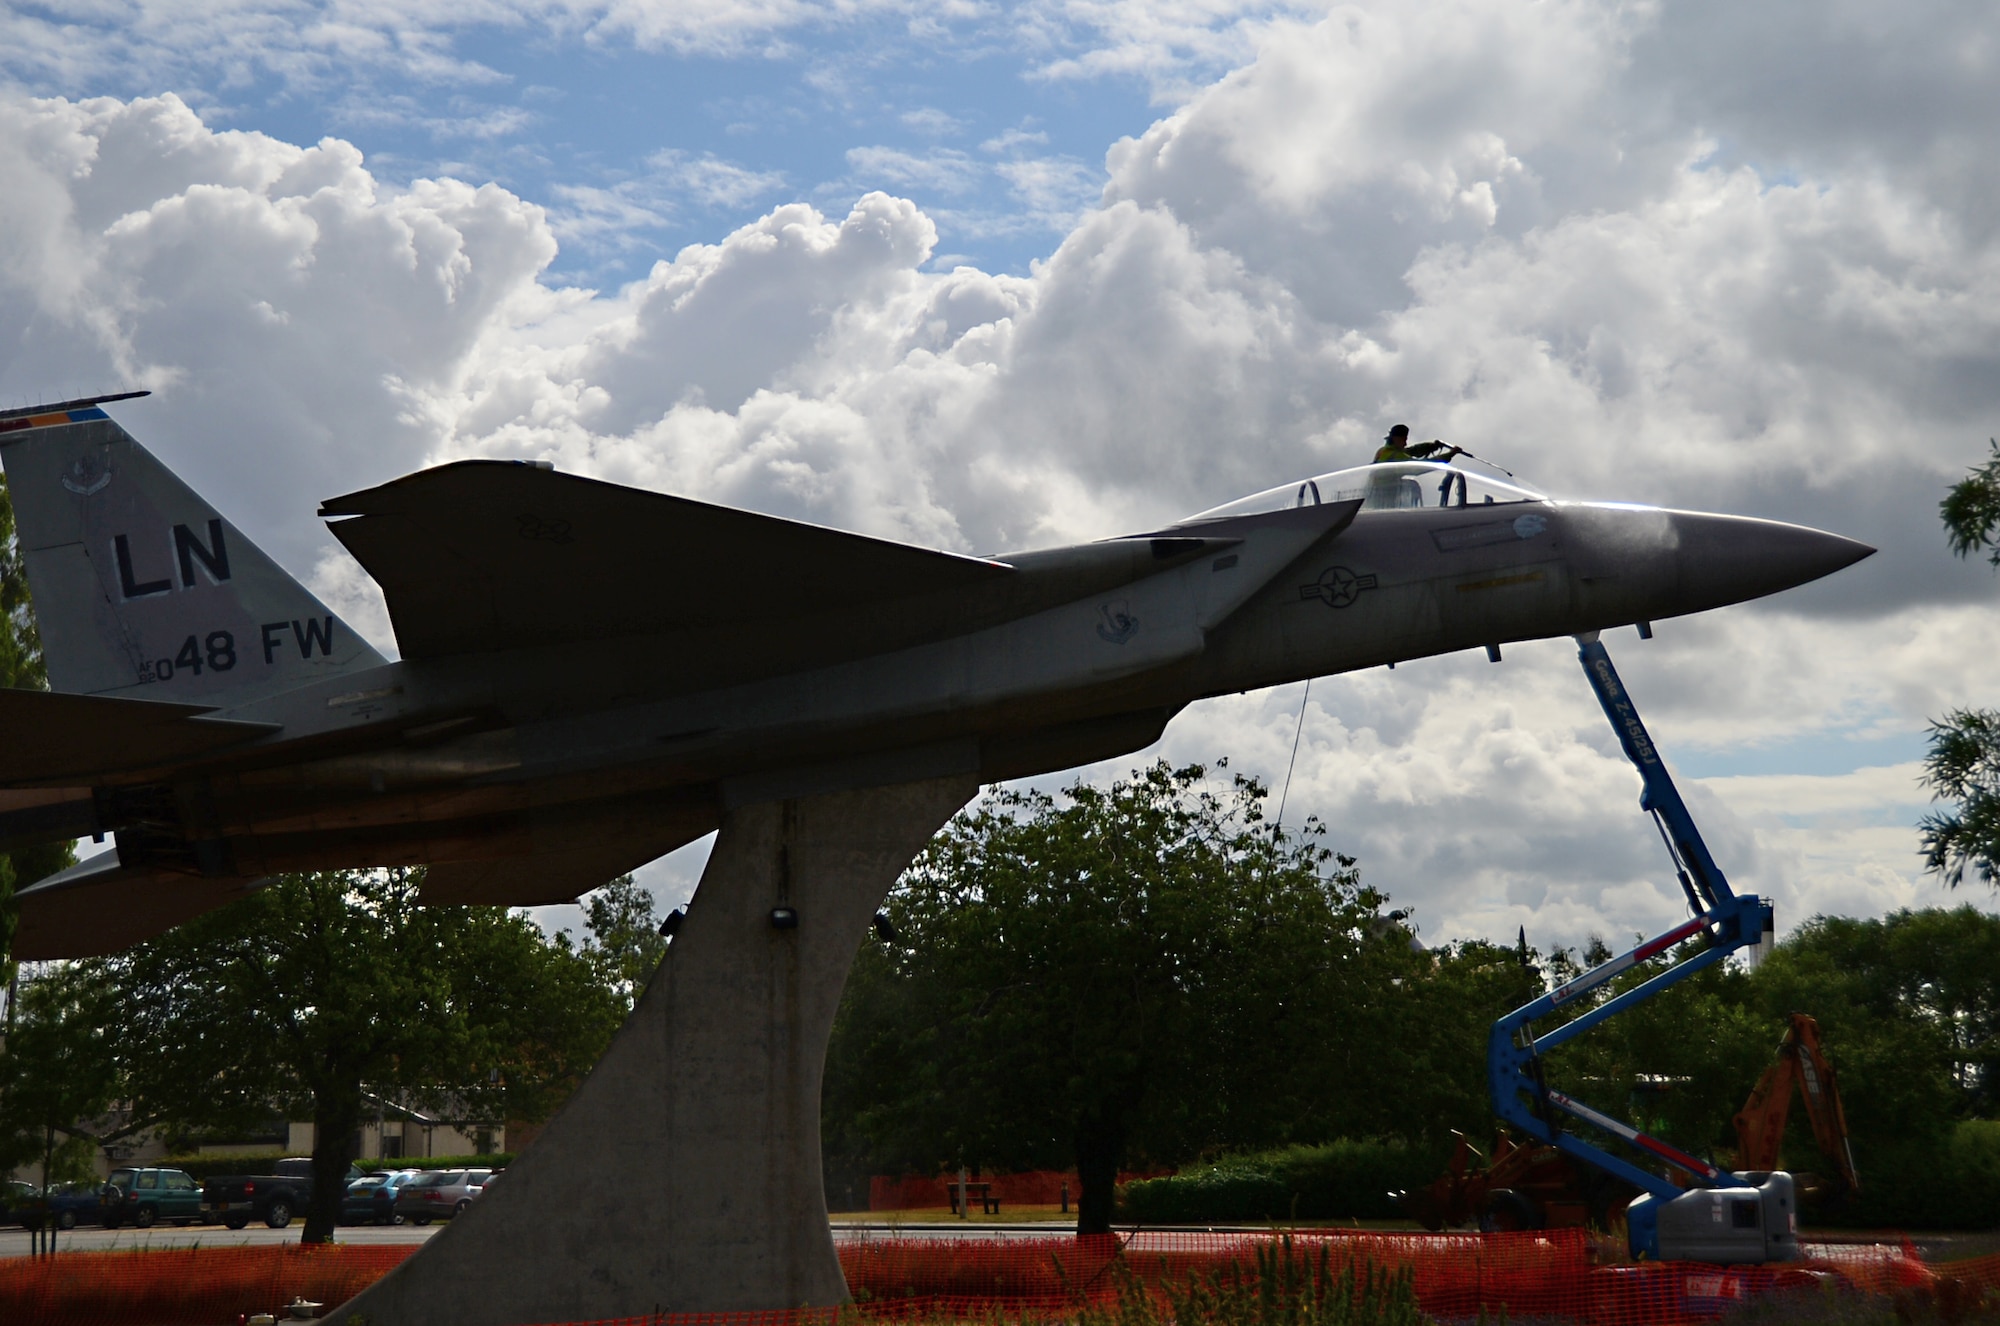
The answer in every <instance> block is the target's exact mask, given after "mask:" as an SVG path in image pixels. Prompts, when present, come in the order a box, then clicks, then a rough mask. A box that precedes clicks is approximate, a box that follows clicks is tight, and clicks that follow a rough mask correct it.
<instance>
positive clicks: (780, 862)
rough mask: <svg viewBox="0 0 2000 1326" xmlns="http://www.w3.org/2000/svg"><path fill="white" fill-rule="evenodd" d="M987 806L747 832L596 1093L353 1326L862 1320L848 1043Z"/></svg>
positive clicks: (827, 816) (715, 863) (786, 817)
mask: <svg viewBox="0 0 2000 1326" xmlns="http://www.w3.org/2000/svg"><path fill="white" fill-rule="evenodd" d="M977 790H978V787H977V784H976V782H975V781H974V780H973V779H972V778H971V777H970V776H965V777H954V778H943V779H933V780H930V781H926V782H919V783H904V784H900V785H897V786H893V787H884V788H875V789H870V790H866V791H859V792H841V793H833V794H828V795H824V796H813V797H804V798H801V799H799V800H796V801H785V802H773V803H765V804H758V805H750V806H744V807H742V808H740V809H737V810H733V811H730V812H727V813H726V814H725V815H724V816H723V820H722V831H721V833H720V835H719V836H718V837H717V839H716V843H715V851H714V854H713V855H712V856H711V857H710V858H709V863H708V869H707V870H706V871H705V872H704V873H703V874H702V877H701V885H700V887H699V888H698V889H697V890H696V892H695V896H694V901H693V902H692V903H691V904H690V905H689V907H688V914H687V917H686V919H685V920H684V921H683V922H682V924H681V928H680V932H679V934H678V935H676V937H675V939H674V942H673V944H672V946H671V948H670V950H669V952H668V954H667V958H666V961H665V963H664V964H662V966H661V968H660V971H659V973H658V974H657V975H656V976H655V977H654V978H653V982H652V985H651V986H650V987H649V988H648V989H647V991H646V994H645V996H644V998H642V999H641V1000H640V1001H639V1006H638V1007H637V1008H636V1009H635V1010H633V1013H632V1017H631V1019H630V1020H629V1021H628V1022H627V1023H626V1024H625V1027H624V1029H623V1030H622V1031H620V1032H619V1034H618V1036H617V1038H616V1039H615V1040H613V1041H612V1043H611V1047H610V1049H608V1050H607V1051H605V1054H604V1057H603V1059H602V1060H600V1061H599V1062H598V1065H597V1067H596V1069H595V1070H594V1071H592V1073H591V1075H590V1076H589V1078H588V1079H586V1080H585V1082H584V1083H583V1085H582V1086H581V1087H580V1088H579V1089H578V1090H577V1092H576V1094H575V1095H574V1096H573V1097H571V1099H570V1101H569V1103H568V1104H567V1105H566V1106H564V1107H563V1109H562V1111H561V1113H559V1114H558V1115H557V1116H556V1117H555V1119H554V1120H553V1121H552V1122H551V1123H550V1125H549V1127H548V1128H547V1129H546V1130H544V1131H543V1132H542V1134H541V1135H540V1136H539V1137H537V1138H536V1139H535V1142H534V1144H533V1146H532V1147H531V1148H530V1149H529V1150H528V1151H527V1153H526V1154H525V1155H523V1156H522V1157H521V1158H520V1159H518V1160H517V1161H515V1163H514V1164H513V1165H512V1167H510V1168H509V1169H508V1170H507V1172H506V1175H505V1177H504V1178H502V1179H500V1180H499V1181H498V1182H497V1183H495V1184H494V1186H493V1187H492V1188H491V1189H490V1190H489V1191H488V1192H487V1193H486V1195H485V1196H483V1197H481V1198H480V1199H479V1200H478V1201H476V1202H474V1203H473V1205H472V1206H471V1207H470V1208H469V1209H468V1210H467V1211H466V1212H465V1214H464V1215H462V1216H460V1217H459V1218H458V1219H456V1220H454V1221H452V1222H451V1224H450V1225H449V1226H447V1227H446V1228H445V1229H444V1230H442V1231H441V1232H439V1233H438V1235H437V1236H436V1237H435V1238H433V1239H432V1240H431V1241H430V1243H429V1244H428V1245H427V1246H426V1247H425V1248H424V1249H423V1251H421V1252H419V1253H418V1254H417V1255H416V1256H414V1257H412V1258H411V1259H410V1260H409V1261H407V1262H405V1263H404V1264H403V1265H402V1266H400V1267H398V1268H397V1269H396V1270H395V1271H393V1272H392V1273H390V1274H389V1275H387V1276H385V1277H384V1278H383V1279H382V1280H380V1281H379V1282H377V1283H376V1284H375V1285H374V1286H373V1287H372V1288H370V1289H369V1290H367V1291H366V1292H365V1293H363V1294H361V1295H360V1296H359V1297H357V1298H356V1299H354V1300H353V1301H352V1302H350V1303H349V1304H347V1305H346V1307H345V1308H344V1309H343V1310H341V1311H340V1312H338V1313H336V1314H334V1317H333V1318H332V1319H333V1320H336V1321H341V1322H347V1323H353V1324H355V1326H358V1324H359V1323H361V1322H363V1321H365V1322H366V1323H367V1324H368V1326H402V1324H403V1323H411V1324H412V1326H415V1324H416V1323H422V1324H423V1326H523V1324H524V1323H532V1322H570V1321H589V1320H593V1319H602V1318H607V1317H628V1316H637V1315H640V1314H643V1313H649V1312H655V1311H659V1312H713V1311H742V1310H749V1309H760V1308H792V1307H800V1306H807V1305H812V1306H819V1305H827V1304H836V1303H839V1302H841V1301H843V1300H844V1299H845V1298H846V1296H847V1286H846V1283H845V1281H843V1280H842V1278H841V1274H840V1263H839V1261H838V1259H837V1258H836V1257H835V1255H834V1248H833V1239H832V1236H831V1234H830V1233H829V1232H828V1229H827V1220H826V1196H825V1192H824V1190H823V1188H822V1183H821V1172H820V1149H819V1098H820V1074H821V1069H822V1067H823V1064H824V1060H825V1057H826V1045H827V1038H828V1036H829V1035H830V1033H831V1031H832V1027H833V1017H834V1012H835V1010H836V1008H837V1007H838V1005H839V1002H840V991H841V986H842V985H843V984H844V983H845V982H846V980H847V971H848V968H849V966H850V965H851V964H852V963H853V960H854V954H855V951H856V949H857V948H858V947H859V945H860V943H861V940H862V937H863V936H864V935H865V934H866V933H867V931H868V928H869V923H870V921H871V919H872V918H873V916H874V914H875V911H876V909H877V908H878V907H880V906H881V904H882V900H883V898H884V897H885V896H886V895H887V893H888V891H889V887H890V885H892V884H893V883H894V882H895V879H896V876H897V875H898V874H900V873H901V872H902V870H903V867H904V866H906V865H907V864H909V861H910V858H911V857H913V856H914V855H916V853H917V852H918V851H919V850H920V849H921V848H922V847H923V845H924V843H925V842H927V841H928V840H929V839H930V837H931V835H932V834H933V833H935V832H936V831H937V829H938V827H939V826H940V825H942V824H943V823H944V822H945V821H946V820H947V819H949V818H950V817H951V816H952V814H953V813H954V812H955V811H957V810H958V808H959V807H960V806H962V805H964V804H965V803H966V801H968V800H969V799H970V798H971V797H972V795H973V793H974V792H976V791H977ZM775 908H788V909H790V910H791V911H792V912H793V914H794V915H795V916H796V918H797V924H796V926H794V927H791V928H780V927H779V926H777V925H774V924H773V920H772V912H773V909H775Z"/></svg>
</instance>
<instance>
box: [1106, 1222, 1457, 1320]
mask: <svg viewBox="0 0 2000 1326" xmlns="http://www.w3.org/2000/svg"><path fill="white" fill-rule="evenodd" d="M1075 1321H1076V1324H1077V1326H1425V1324H1426V1323H1429V1322H1430V1321H1431V1318H1430V1317H1428V1316H1426V1315H1425V1314H1424V1312H1423V1310H1422V1309H1421V1308H1419V1307H1418V1306H1417V1294H1416V1288H1415V1283H1414V1279H1413V1277H1412V1275H1411V1273H1410V1270H1409V1268H1408V1267H1403V1268H1400V1269H1397V1270H1390V1269H1388V1268H1386V1267H1377V1266H1374V1265H1372V1264H1370V1263H1368V1262H1365V1261H1364V1262H1358V1263H1357V1262H1347V1263H1346V1264H1345V1265H1342V1266H1341V1267H1340V1268H1339V1269H1338V1270H1337V1271H1336V1270H1335V1269H1334V1265H1333V1259H1332V1255H1331V1250H1330V1249H1328V1248H1327V1247H1326V1246H1325V1245H1323V1244H1322V1245H1321V1246H1320V1248H1319V1250H1318V1255H1317V1256H1316V1257H1314V1256H1310V1255H1307V1254H1305V1253H1303V1252H1301V1251H1299V1250H1298V1249H1296V1248H1294V1247H1293V1246H1292V1241H1291V1240H1290V1239H1284V1240H1282V1241H1281V1242H1280V1243H1278V1244H1276V1245H1274V1246H1271V1247H1267V1248H1259V1249H1258V1250H1257V1260H1256V1264H1255V1265H1254V1266H1250V1267H1243V1266H1229V1267H1225V1268H1223V1269H1221V1270H1218V1271H1212V1272H1209V1273H1207V1274H1203V1275H1197V1276H1194V1277H1191V1278H1190V1279H1188V1280H1187V1281H1186V1282H1184V1283H1182V1284H1179V1285H1173V1284H1168V1285H1164V1286H1162V1287H1160V1288H1159V1289H1157V1290H1155V1289H1153V1288H1150V1287H1148V1286H1147V1285H1145V1284H1143V1283H1141V1282H1140V1281H1139V1279H1138V1277H1136V1276H1134V1275H1133V1274H1132V1273H1131V1271H1130V1270H1129V1269H1125V1268H1122V1267H1121V1274H1120V1279H1119V1281H1118V1291H1117V1296H1116V1298H1115V1299H1113V1300H1112V1301H1111V1302H1110V1303H1107V1304H1103V1305H1095V1304H1093V1305H1090V1306H1086V1307H1084V1308H1082V1309H1080V1310H1079V1311H1078V1312H1077V1314H1076V1317H1075Z"/></svg>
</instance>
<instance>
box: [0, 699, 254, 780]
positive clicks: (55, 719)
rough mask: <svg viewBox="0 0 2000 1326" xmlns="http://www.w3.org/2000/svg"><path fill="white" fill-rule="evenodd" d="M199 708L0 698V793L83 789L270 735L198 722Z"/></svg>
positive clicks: (246, 726)
mask: <svg viewBox="0 0 2000 1326" xmlns="http://www.w3.org/2000/svg"><path fill="white" fill-rule="evenodd" d="M212 712H214V711H213V710H212V709H210V708H209V707H207V706H203V705H191V704H167V703H163V702H161V701H158V700H123V699H119V698H117V697H115V696H104V695H70V694H67V693H65V692H62V691H15V690H0V786H6V787H18V786H21V785H23V784H43V785H51V784H58V783H62V782H65V781H68V782H89V781H90V780H91V779H93V778H95V777H97V776H99V775H102V774H109V773H115V772H117V771H119V770H122V769H148V768H152V767H155V766H157V765H163V764H173V763H176V762H177V761H181V760H187V759H192V758H194V757H196V756H199V755H207V754H209V753H210V752H212V751H219V750H224V749H226V748H228V747H230V746H237V745H241V744H242V743H244V742H246V741H249V740H252V739H253V738H256V737H261V736H263V735H264V734H265V733H267V732H275V731H277V730H278V729H277V727H276V725H274V724H270V723H239V722H235V721H233V720H229V719H217V718H204V717H202V715H203V714H207V713H212Z"/></svg>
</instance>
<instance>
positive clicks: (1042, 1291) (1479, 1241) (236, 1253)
mask: <svg viewBox="0 0 2000 1326" xmlns="http://www.w3.org/2000/svg"><path fill="white" fill-rule="evenodd" d="M1286 1237H1288V1238H1289V1239H1290V1247H1291V1250H1292V1255H1293V1256H1295V1257H1299V1258H1303V1259H1309V1260H1310V1261H1311V1262H1312V1263H1314V1264H1318V1263H1319V1262H1320V1261H1321V1259H1322V1258H1324V1260H1325V1262H1326V1263H1327V1264H1328V1265H1329V1266H1330V1267H1331V1268H1332V1269H1333V1270H1335V1271H1338V1270H1339V1269H1341V1268H1342V1267H1344V1266H1348V1265H1355V1266H1370V1267H1377V1268H1391V1269H1397V1270H1402V1269H1407V1270H1408V1271H1409V1273H1410V1275H1411V1278H1412V1283H1413V1285H1414V1288H1415V1291H1416V1296H1417V1299H1418V1301H1419V1303H1420V1304H1421V1305H1422V1307H1423V1309H1424V1310H1425V1311H1426V1312H1427V1313H1429V1314H1431V1315H1432V1316H1435V1317H1438V1318H1441V1319H1446V1320H1450V1319H1468V1318H1477V1316H1478V1315H1479V1314H1480V1312H1481V1311H1482V1310H1483V1311H1485V1312H1487V1313H1489V1314H1496V1315H1497V1314H1498V1313H1499V1312H1501V1311H1502V1310H1503V1309H1504V1310H1505V1312H1506V1313H1507V1315H1508V1316H1509V1317H1510V1318H1514V1319H1517V1320H1518V1319H1520V1318H1523V1317H1533V1318H1539V1319H1556V1320H1562V1321H1572V1322H1577V1323H1587V1324H1588V1326H1671V1324H1677V1323H1683V1322H1699V1321H1708V1320H1713V1319H1714V1318H1716V1317H1717V1316H1720V1315H1722V1314H1724V1313H1726V1312H1727V1311H1729V1310H1730V1309H1731V1308H1733V1307H1737V1306H1740V1305H1742V1304H1744V1303H1746V1302H1748V1301H1750V1300H1752V1299H1755V1298H1758V1297H1759V1296H1762V1295H1766V1294H1772V1293H1786V1292H1790V1293H1802V1294H1804V1293H1821V1294H1824V1293H1832V1292H1865V1293H1875V1294H1901V1295H1905V1296H1907V1295H1911V1294H1923V1295H1927V1296H1934V1297H1936V1298H1937V1300H1938V1302H1939V1304H1940V1305H1941V1306H1943V1305H1944V1304H1945V1300H1946V1299H1949V1300H1950V1302H1951V1303H1952V1304H1953V1305H1957V1304H1968V1305H1969V1304H1973V1303H1977V1302H1978V1301H1979V1300H1980V1298H1981V1296H1982V1295H1985V1294H1987V1293H2000V1255H1995V1256H1991V1257H1985V1258H1980V1259H1976V1260H1974V1261H1967V1262H1955V1263H1949V1264H1947V1265H1944V1266H1940V1267H1936V1268H1932V1267H1928V1266H1926V1265H1925V1264H1924V1263H1923V1261H1922V1260H1921V1259H1920V1258H1919V1257H1918V1256H1917V1255H1916V1253H1915V1251H1914V1250H1913V1249H1912V1248H1911V1247H1910V1246H1909V1245H1908V1244H1907V1243H1900V1242H1891V1243H1875V1244H1859V1245H1832V1244H1813V1245H1809V1248H1808V1250H1809V1252H1810V1254H1811V1255H1810V1259H1809V1260H1808V1261H1807V1262H1805V1263H1803V1264H1793V1265H1787V1266H1784V1267H1773V1268H1754V1267H1746V1268H1721V1267H1708V1266H1693V1265H1686V1264H1662V1265H1651V1266H1630V1265H1622V1266H1598V1265H1593V1264H1592V1257H1591V1249H1590V1245H1589V1243H1588V1241H1587V1239H1586V1237H1585V1235H1584V1234H1583V1232H1582V1231H1580V1230H1551V1231H1547V1232H1543V1233H1528V1234H1492V1235H1479V1234H1442V1235H1431V1234H1393V1233H1387V1234H1384V1233H1364V1232H1346V1231H1338V1232H1334V1231H1303V1232H1299V1233H1294V1234H1291V1235H1289V1236H1286ZM1274 1245H1276V1246H1282V1245H1278V1244H1277V1236H1273V1235H1267V1234H1209V1233H1197V1232H1172V1231H1163V1232H1142V1233H1138V1234H1132V1235H1122V1236H1104V1237H1099V1238H1085V1239H1079V1238H1075V1237H1068V1236H1064V1237H1050V1238H1021V1239H960V1238H908V1237H900V1236H893V1237H881V1236H868V1237H861V1238H855V1239H852V1240H850V1241H848V1242H846V1243H844V1244H842V1245H841V1248H840V1260H841V1265H842V1267H843V1269H844V1270H845V1271H846V1273H847V1282H848V1286H849V1288H850V1290H851V1291H852V1293H853V1295H854V1299H855V1304H854V1306H853V1307H852V1308H848V1309H845V1310H842V1311H839V1312H837V1311H835V1310H832V1309H825V1310H810V1309H808V1310H796V1311H782V1312H757V1313H702V1314H674V1315H669V1316H665V1317H653V1316H647V1317H633V1318H629V1319H625V1320H627V1321H630V1322H632V1323H639V1322H651V1323H664V1324H665V1326H830V1323H832V1322H833V1320H834V1319H835V1318H836V1317H839V1316H842V1315H843V1314H844V1315H845V1316H847V1317H848V1318H850V1319H852V1318H857V1317H858V1318H862V1319H883V1320H892V1321H893V1320H909V1319H913V1318H959V1319H973V1320H982V1321H983V1320H988V1319H991V1318H993V1317H995V1316H996V1315H1005V1316H1014V1317H1022V1318H1030V1319H1036V1320H1049V1319H1056V1318H1062V1317H1070V1316H1074V1315H1075V1314H1076V1313H1077V1311H1078V1310H1079V1308H1081V1307H1083V1306H1085V1305H1092V1304H1094V1305H1104V1304H1108V1303H1111V1302H1114V1301H1115V1300H1116V1299H1117V1298H1118V1296H1119V1294H1120V1293H1121V1292H1124V1293H1127V1294H1130V1293H1132V1292H1133V1291H1134V1289H1135V1288H1144V1289H1147V1290H1160V1289H1162V1288H1164V1287H1167V1286H1171V1285H1178V1284H1184V1283H1186V1282H1187V1281H1188V1280H1189V1279H1190V1278H1191V1277H1194V1276H1199V1275H1207V1274H1214V1273H1217V1272H1221V1271H1225V1270H1227V1269H1228V1268H1231V1267H1239V1268H1243V1269H1244V1270H1246V1271H1249V1270H1252V1269H1254V1266H1255V1262H1256V1258H1257V1255H1258V1252H1259V1250H1263V1251H1265V1253H1266V1255H1269V1252H1270V1250H1271V1249H1272V1248H1273V1247H1274ZM416 1251H417V1248H416V1247H413V1246H407V1245H404V1246H379V1245H377V1246H345V1245H335V1246H331V1247H306V1246H300V1245H296V1244H295V1245H290V1246H285V1247H276V1248H273V1247H261V1248H258V1247H252V1248H191V1249H173V1250H165V1251H149V1252H65V1253H61V1254H59V1255H57V1256H55V1257H51V1258H36V1259H28V1258H20V1259H14V1260H10V1261H6V1262H0V1322H4V1323H7V1326H43V1324H46V1326H97V1323H104V1326H113V1323H115V1324H116V1326H232V1324H233V1323H235V1322H236V1321H237V1320H238V1319H239V1318H240V1317H242V1316H244V1315H246V1314H249V1313H254V1312H269V1311H272V1310H274V1309H276V1308H277V1307H278V1306H279V1305H281V1304H284V1303H288V1302H290V1301H292V1300H293V1299H295V1298H300V1297H303V1298H306V1299H310V1300H313V1301H316V1302H320V1303H325V1304H328V1305H333V1304H338V1303H340V1302H343V1301H344V1300H346V1299H348V1298H350V1297H352V1296H353V1295H354V1294H356V1293H359V1292H360V1291H361V1290H362V1289H364V1288H366V1287H367V1286H368V1285H369V1284H372V1283H373V1282H374V1281H375V1280H376V1279H378V1278H379V1277H380V1276H382V1275H384V1274H386V1273H387V1272H388V1271H389V1270H390V1269H391V1268H392V1267H394V1266H395V1265H396V1264H397V1263H399V1262H401V1261H402V1260H403V1259H404V1258H405V1257H407V1256H410V1255H411V1254H412V1253H414V1252H416ZM523 1326H527V1324H525V1323H524V1324H523Z"/></svg>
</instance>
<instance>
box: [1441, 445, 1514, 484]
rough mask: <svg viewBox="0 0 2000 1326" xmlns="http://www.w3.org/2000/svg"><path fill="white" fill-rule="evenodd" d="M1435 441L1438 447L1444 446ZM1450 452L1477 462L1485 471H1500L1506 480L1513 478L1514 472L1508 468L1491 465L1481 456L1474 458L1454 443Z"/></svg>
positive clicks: (1490, 462)
mask: <svg viewBox="0 0 2000 1326" xmlns="http://www.w3.org/2000/svg"><path fill="white" fill-rule="evenodd" d="M1437 441H1438V445H1440V446H1442V445H1444V439H1442V438H1439V439H1437ZM1452 450H1453V451H1455V452H1457V453H1458V454H1459V455H1461V456H1463V457H1465V458H1466V459H1467V460H1476V461H1478V462H1479V463H1480V464H1481V465H1484V466H1485V467H1486V468H1487V469H1489V470H1499V471H1500V473H1502V474H1504V475H1506V476H1507V477H1508V478H1510V479H1511V478H1513V477H1514V471H1512V470H1510V469H1508V468H1507V467H1506V466H1504V465H1495V464H1494V463H1493V462H1492V461H1490V460H1487V459H1486V458H1485V457H1483V456H1475V455H1473V454H1472V453H1471V452H1470V451H1467V450H1466V449H1465V448H1464V447H1461V446H1458V445H1457V444H1455V443H1454V444H1453V446H1452Z"/></svg>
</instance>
